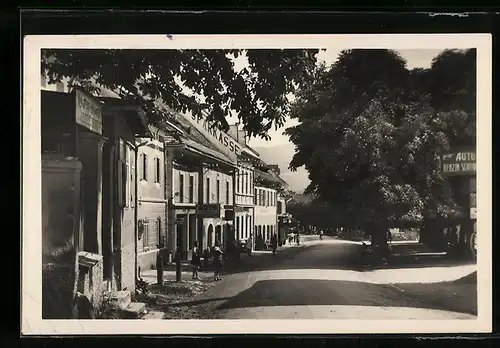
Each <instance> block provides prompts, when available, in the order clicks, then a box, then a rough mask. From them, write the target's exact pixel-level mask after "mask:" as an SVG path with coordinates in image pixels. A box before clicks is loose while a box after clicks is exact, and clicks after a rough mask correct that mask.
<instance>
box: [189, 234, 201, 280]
mask: <svg viewBox="0 0 500 348" xmlns="http://www.w3.org/2000/svg"><path fill="white" fill-rule="evenodd" d="M191 267H193V279H200V277H199V276H198V270H199V269H200V267H201V251H200V248H199V247H198V241H195V242H194V245H193V255H192V256H191Z"/></svg>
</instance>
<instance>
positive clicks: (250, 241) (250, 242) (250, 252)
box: [246, 233, 253, 256]
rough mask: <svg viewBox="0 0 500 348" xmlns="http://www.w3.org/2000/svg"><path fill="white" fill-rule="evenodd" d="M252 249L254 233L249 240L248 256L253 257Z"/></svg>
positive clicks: (247, 246)
mask: <svg viewBox="0 0 500 348" xmlns="http://www.w3.org/2000/svg"><path fill="white" fill-rule="evenodd" d="M252 247H253V238H252V233H250V236H249V237H248V239H247V245H246V248H247V254H248V256H252Z"/></svg>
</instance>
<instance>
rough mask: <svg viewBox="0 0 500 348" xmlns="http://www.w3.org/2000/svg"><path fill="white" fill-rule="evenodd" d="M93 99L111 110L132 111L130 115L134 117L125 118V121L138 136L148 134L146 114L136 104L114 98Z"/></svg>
mask: <svg viewBox="0 0 500 348" xmlns="http://www.w3.org/2000/svg"><path fill="white" fill-rule="evenodd" d="M94 98H96V99H97V100H100V101H101V103H102V104H103V105H104V106H107V107H110V108H113V109H115V108H116V109H118V110H123V111H132V112H131V113H130V114H132V115H134V116H136V117H133V118H127V121H128V122H129V123H130V125H131V127H132V128H133V129H134V131H135V132H136V133H139V134H150V130H149V122H148V120H147V117H146V113H145V112H144V110H143V109H142V108H141V106H140V105H139V104H138V103H135V102H130V101H128V100H123V99H118V98H114V97H94Z"/></svg>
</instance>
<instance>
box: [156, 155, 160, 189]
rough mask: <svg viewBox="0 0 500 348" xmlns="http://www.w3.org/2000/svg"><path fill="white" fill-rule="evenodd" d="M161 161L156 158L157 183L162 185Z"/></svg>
mask: <svg viewBox="0 0 500 348" xmlns="http://www.w3.org/2000/svg"><path fill="white" fill-rule="evenodd" d="M160 165H161V163H160V159H159V158H155V183H160V176H161V169H160V168H161V167H160Z"/></svg>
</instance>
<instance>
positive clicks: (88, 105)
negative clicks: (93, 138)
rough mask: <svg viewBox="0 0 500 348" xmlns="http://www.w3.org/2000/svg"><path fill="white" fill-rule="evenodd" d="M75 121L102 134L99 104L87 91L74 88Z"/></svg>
mask: <svg viewBox="0 0 500 348" xmlns="http://www.w3.org/2000/svg"><path fill="white" fill-rule="evenodd" d="M75 107H76V110H75V120H76V123H77V124H79V125H80V126H82V127H85V128H86V129H88V130H90V131H91V132H94V133H97V134H102V111H101V104H99V102H98V101H97V100H96V99H95V98H94V97H92V96H91V95H89V94H88V93H86V92H84V91H82V90H80V89H75Z"/></svg>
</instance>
